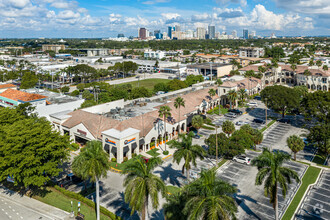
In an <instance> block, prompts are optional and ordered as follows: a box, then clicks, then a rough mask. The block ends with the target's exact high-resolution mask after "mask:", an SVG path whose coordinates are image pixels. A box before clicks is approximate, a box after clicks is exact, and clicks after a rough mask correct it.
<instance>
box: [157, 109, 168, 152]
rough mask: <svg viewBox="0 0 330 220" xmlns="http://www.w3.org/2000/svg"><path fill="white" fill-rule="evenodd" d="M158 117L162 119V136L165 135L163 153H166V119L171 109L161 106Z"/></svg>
mask: <svg viewBox="0 0 330 220" xmlns="http://www.w3.org/2000/svg"><path fill="white" fill-rule="evenodd" d="M158 114H159V117H163V118H164V135H165V151H166V119H167V118H168V117H170V116H171V108H170V107H169V106H167V105H163V106H161V107H160V108H159V110H158Z"/></svg>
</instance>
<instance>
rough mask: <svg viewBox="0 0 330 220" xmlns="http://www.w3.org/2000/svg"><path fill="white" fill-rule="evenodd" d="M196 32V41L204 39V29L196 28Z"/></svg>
mask: <svg viewBox="0 0 330 220" xmlns="http://www.w3.org/2000/svg"><path fill="white" fill-rule="evenodd" d="M196 32H197V33H196V35H197V38H198V39H205V34H206V31H205V28H203V27H198V28H197V30H196Z"/></svg>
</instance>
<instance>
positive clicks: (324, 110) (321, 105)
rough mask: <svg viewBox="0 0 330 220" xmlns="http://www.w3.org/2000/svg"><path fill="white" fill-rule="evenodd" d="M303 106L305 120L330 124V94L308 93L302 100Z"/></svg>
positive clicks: (325, 92)
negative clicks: (313, 119) (315, 120)
mask: <svg viewBox="0 0 330 220" xmlns="http://www.w3.org/2000/svg"><path fill="white" fill-rule="evenodd" d="M301 106H302V108H303V110H304V115H305V118H307V119H309V120H311V119H312V118H316V119H317V120H318V121H319V122H322V123H326V124H329V123H330V114H329V112H330V92H327V91H316V92H312V93H308V94H307V95H306V96H305V97H304V98H303V100H302V103H301Z"/></svg>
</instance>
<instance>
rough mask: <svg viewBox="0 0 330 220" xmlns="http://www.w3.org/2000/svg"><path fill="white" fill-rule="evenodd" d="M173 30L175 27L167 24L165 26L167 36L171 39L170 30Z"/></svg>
mask: <svg viewBox="0 0 330 220" xmlns="http://www.w3.org/2000/svg"><path fill="white" fill-rule="evenodd" d="M173 31H175V27H171V26H168V28H167V36H168V37H169V38H170V39H172V32H173Z"/></svg>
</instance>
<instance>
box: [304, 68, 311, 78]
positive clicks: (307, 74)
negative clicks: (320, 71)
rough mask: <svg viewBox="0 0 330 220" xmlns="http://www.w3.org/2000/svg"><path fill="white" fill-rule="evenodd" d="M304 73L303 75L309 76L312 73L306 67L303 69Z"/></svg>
mask: <svg viewBox="0 0 330 220" xmlns="http://www.w3.org/2000/svg"><path fill="white" fill-rule="evenodd" d="M304 75H305V76H310V75H312V73H311V71H309V70H308V69H306V70H305V71H304Z"/></svg>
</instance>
